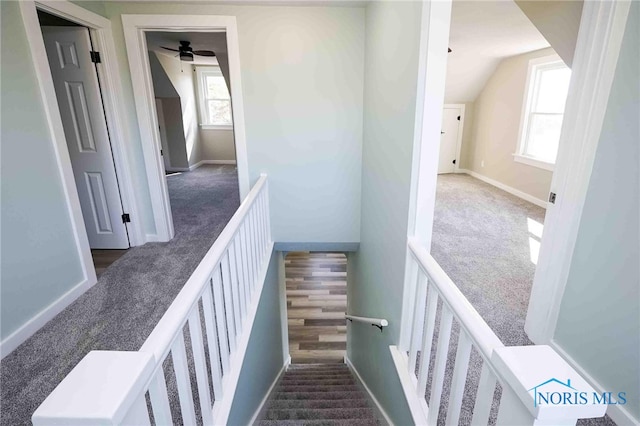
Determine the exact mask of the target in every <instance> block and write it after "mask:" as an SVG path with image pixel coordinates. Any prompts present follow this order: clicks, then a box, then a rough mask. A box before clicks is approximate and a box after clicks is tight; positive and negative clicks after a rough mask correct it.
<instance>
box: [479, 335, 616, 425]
mask: <svg viewBox="0 0 640 426" xmlns="http://www.w3.org/2000/svg"><path fill="white" fill-rule="evenodd" d="M491 364H492V365H493V367H494V368H495V370H496V372H497V373H498V375H499V376H500V377H501V378H502V379H503V381H504V385H503V386H502V399H501V401H500V410H499V411H498V420H497V425H499V426H502V425H509V426H514V425H575V424H576V421H577V420H578V419H582V418H591V417H602V416H603V415H604V413H605V411H606V409H607V406H606V405H604V404H599V403H597V402H596V401H595V400H594V392H595V390H594V389H593V388H592V387H591V386H590V385H589V384H588V383H587V382H586V381H585V380H584V379H583V378H582V377H581V376H580V375H579V374H578V372H577V371H575V370H574V369H573V368H572V367H571V366H570V365H569V364H568V363H567V362H566V361H565V360H564V359H562V358H561V357H560V355H558V354H557V353H556V352H555V351H554V350H553V349H552V348H551V347H549V346H546V345H539V346H510V347H502V348H496V349H495V350H494V351H493V354H492V356H491Z"/></svg>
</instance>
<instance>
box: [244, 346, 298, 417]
mask: <svg viewBox="0 0 640 426" xmlns="http://www.w3.org/2000/svg"><path fill="white" fill-rule="evenodd" d="M290 364H291V356H288V357H287V359H285V360H284V365H283V366H282V368H281V369H280V372H279V373H278V375H277V376H276V378H275V379H273V383H271V386H269V389H268V390H267V393H266V394H265V395H264V398H262V401H260V405H259V406H258V409H257V410H256V412H255V413H254V414H253V417H251V420H250V421H249V424H250V425H253V424H255V423H256V422H257V421H258V418H259V416H260V414H261V413H262V410H263V409H264V406H265V404H266V403H267V401H268V400H269V397H270V396H271V393H272V392H273V389H274V388H275V387H276V385H277V384H278V382H279V381H280V379H281V378H282V375H283V374H284V372H285V371H287V368H288V367H289V365H290Z"/></svg>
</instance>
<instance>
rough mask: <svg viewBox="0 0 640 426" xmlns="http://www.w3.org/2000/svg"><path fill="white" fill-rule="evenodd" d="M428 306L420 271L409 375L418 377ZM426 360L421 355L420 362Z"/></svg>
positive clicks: (410, 348)
mask: <svg viewBox="0 0 640 426" xmlns="http://www.w3.org/2000/svg"><path fill="white" fill-rule="evenodd" d="M426 304H427V283H426V277H425V276H424V274H423V273H422V271H418V277H417V282H416V300H415V306H414V308H413V331H412V332H411V345H410V346H409V374H411V378H412V379H413V378H414V377H416V358H417V354H418V349H419V348H420V347H421V346H422V338H423V335H422V334H423V332H424V315H425V306H426ZM423 359H424V355H421V357H420V360H421V361H422V360H423Z"/></svg>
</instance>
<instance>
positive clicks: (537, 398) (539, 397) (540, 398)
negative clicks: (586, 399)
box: [528, 377, 578, 407]
mask: <svg viewBox="0 0 640 426" xmlns="http://www.w3.org/2000/svg"><path fill="white" fill-rule="evenodd" d="M551 385H553V386H551ZM558 386H559V387H560V388H564V390H565V392H558V391H559V389H558V391H556V392H551V393H549V392H544V393H543V392H541V390H542V388H547V387H553V388H554V390H556V389H557V388H558ZM539 389H540V391H539ZM570 390H572V391H574V392H576V393H578V390H577V389H576V388H574V387H573V386H571V380H569V379H567V382H566V383H564V382H563V381H561V380H558V379H556V378H555V377H552V378H550V379H549V380H547V381H546V382H543V383H540V384H539V385H537V386H534V387H532V388H531V389H529V390H528V392H531V391H533V406H534V407H537V406H538V405H539V404H540V402H544V403H545V404H549V402H551V401H550V398H547V397H546V396H547V395H549V394H551V395H553V394H555V393H560V394H566V393H569V394H571V393H572V392H570ZM552 404H553V402H552ZM554 405H555V404H554Z"/></svg>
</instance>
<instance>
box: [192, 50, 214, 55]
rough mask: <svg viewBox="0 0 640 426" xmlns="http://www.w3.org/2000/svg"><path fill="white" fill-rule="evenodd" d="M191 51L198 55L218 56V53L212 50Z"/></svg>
mask: <svg viewBox="0 0 640 426" xmlns="http://www.w3.org/2000/svg"><path fill="white" fill-rule="evenodd" d="M191 53H193V54H194V55H198V56H216V54H215V53H214V52H212V51H211V50H194V51H193V52H191Z"/></svg>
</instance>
